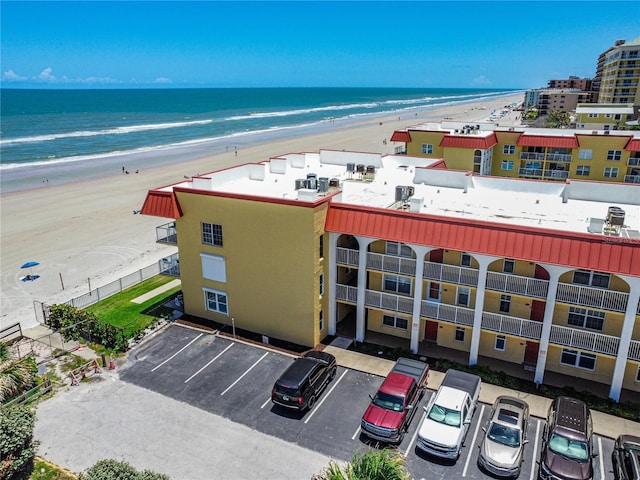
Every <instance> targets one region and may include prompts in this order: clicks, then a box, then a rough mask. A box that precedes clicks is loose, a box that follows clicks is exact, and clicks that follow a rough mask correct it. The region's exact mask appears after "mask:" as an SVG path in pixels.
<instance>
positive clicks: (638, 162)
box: [627, 157, 640, 167]
mask: <svg viewBox="0 0 640 480" xmlns="http://www.w3.org/2000/svg"><path fill="white" fill-rule="evenodd" d="M627 165H628V166H630V167H637V166H638V165H640V158H638V157H629V160H627Z"/></svg>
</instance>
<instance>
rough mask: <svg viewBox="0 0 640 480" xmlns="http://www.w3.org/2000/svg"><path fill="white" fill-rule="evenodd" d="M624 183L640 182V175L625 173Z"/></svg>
mask: <svg viewBox="0 0 640 480" xmlns="http://www.w3.org/2000/svg"><path fill="white" fill-rule="evenodd" d="M623 182H624V183H640V175H625V176H624V180H623Z"/></svg>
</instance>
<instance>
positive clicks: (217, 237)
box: [202, 222, 222, 247]
mask: <svg viewBox="0 0 640 480" xmlns="http://www.w3.org/2000/svg"><path fill="white" fill-rule="evenodd" d="M202 243H204V244H205V245H214V246H216V247H222V225H216V224H215V223H205V222H202Z"/></svg>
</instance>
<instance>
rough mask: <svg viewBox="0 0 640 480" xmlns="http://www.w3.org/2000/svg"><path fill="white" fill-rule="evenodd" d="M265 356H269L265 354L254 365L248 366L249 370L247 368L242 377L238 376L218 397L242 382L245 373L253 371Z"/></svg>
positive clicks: (267, 353)
mask: <svg viewBox="0 0 640 480" xmlns="http://www.w3.org/2000/svg"><path fill="white" fill-rule="evenodd" d="M267 355H269V352H266V353H265V354H264V355H262V356H261V357H260V358H259V359H258V361H257V362H256V363H254V364H253V365H251V366H250V367H249V368H248V369H247V370H246V371H245V372H244V373H243V374H242V375H240V376H239V377H238V379H237V380H236V381H235V382H233V383H232V384H231V385H229V386H228V387H227V389H226V390H225V391H224V392H222V393H221V394H220V396H222V395H224V394H225V393H227V392H228V391H229V390H231V389H232V388H233V386H234V385H235V384H236V383H238V382H239V381H240V380H242V377H244V376H245V375H246V374H247V373H249V372H250V371H251V370H252V369H253V367H255V366H256V365H258V364H259V363H260V362H261V361H262V359H263V358H264V357H266V356H267Z"/></svg>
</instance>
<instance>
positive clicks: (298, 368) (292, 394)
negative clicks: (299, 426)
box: [271, 350, 336, 410]
mask: <svg viewBox="0 0 640 480" xmlns="http://www.w3.org/2000/svg"><path fill="white" fill-rule="evenodd" d="M335 376H336V358H335V357H334V356H333V355H331V354H330V353H325V352H318V351H315V350H312V351H310V352H307V353H305V354H304V356H302V357H300V358H298V359H296V360H295V361H294V362H293V363H292V364H291V365H290V366H289V368H287V369H286V370H285V371H284V373H283V374H282V375H281V376H280V378H279V379H278V380H277V381H276V383H275V385H274V386H273V390H272V391H271V401H272V402H273V403H275V404H277V405H281V406H283V407H287V408H293V409H295V410H305V409H311V408H312V407H313V404H314V403H315V401H316V399H317V398H318V395H320V393H321V392H322V390H323V389H324V387H325V386H326V385H327V384H328V383H329V382H330V381H331V380H332V379H333V377H335Z"/></svg>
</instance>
